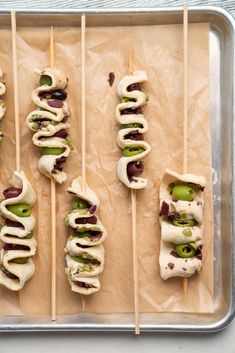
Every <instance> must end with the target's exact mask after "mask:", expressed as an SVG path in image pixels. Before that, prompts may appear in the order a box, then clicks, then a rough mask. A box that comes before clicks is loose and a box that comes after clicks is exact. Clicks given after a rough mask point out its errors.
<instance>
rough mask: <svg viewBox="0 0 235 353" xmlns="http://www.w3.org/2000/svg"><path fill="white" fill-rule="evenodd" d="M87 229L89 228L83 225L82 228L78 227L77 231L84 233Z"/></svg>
mask: <svg viewBox="0 0 235 353" xmlns="http://www.w3.org/2000/svg"><path fill="white" fill-rule="evenodd" d="M86 231H87V228H86V227H81V228H78V229H77V232H79V233H84V232H86Z"/></svg>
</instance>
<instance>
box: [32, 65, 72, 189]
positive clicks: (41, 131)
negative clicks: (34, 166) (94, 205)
mask: <svg viewBox="0 0 235 353" xmlns="http://www.w3.org/2000/svg"><path fill="white" fill-rule="evenodd" d="M35 72H36V73H37V74H38V75H39V76H43V75H45V76H49V77H50V78H51V85H48V84H44V85H42V86H40V87H38V88H36V89H35V90H34V91H33V93H32V100H33V102H34V103H35V104H36V105H37V106H38V107H39V109H37V110H34V111H32V112H31V113H30V114H29V115H28V116H27V119H26V123H27V126H28V127H29V129H30V130H32V131H33V132H34V133H35V134H34V135H33V143H34V144H35V145H36V146H38V147H42V148H43V147H48V148H62V149H63V152H62V153H60V154H59V155H53V154H45V155H42V156H41V157H40V158H39V160H38V168H39V170H40V172H41V173H42V174H44V175H45V176H46V177H48V178H51V177H52V178H53V179H54V180H55V181H56V182H57V183H60V184H61V183H63V182H64V181H65V180H66V179H67V175H66V173H65V172H64V171H63V170H62V168H61V165H62V163H64V162H65V161H66V159H67V157H68V156H69V154H70V151H71V148H70V146H69V144H68V141H67V140H66V138H64V137H60V136H55V134H57V135H58V133H59V132H61V131H64V130H67V129H68V128H69V127H70V125H69V124H68V123H67V118H68V116H69V110H68V103H67V102H66V101H64V100H58V99H44V98H42V97H46V94H47V92H48V95H50V94H51V93H50V92H52V91H57V92H58V91H59V90H63V89H65V88H66V86H67V77H66V76H65V75H64V74H63V72H62V71H60V70H58V69H51V68H46V69H44V70H38V69H37V70H35ZM62 136H63V135H62Z"/></svg>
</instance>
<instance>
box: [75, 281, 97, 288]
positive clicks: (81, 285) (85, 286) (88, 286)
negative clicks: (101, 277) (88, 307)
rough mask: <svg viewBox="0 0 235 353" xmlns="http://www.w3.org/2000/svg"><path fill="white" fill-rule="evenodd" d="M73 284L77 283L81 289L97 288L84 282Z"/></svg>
mask: <svg viewBox="0 0 235 353" xmlns="http://www.w3.org/2000/svg"><path fill="white" fill-rule="evenodd" d="M73 283H75V284H76V285H77V286H78V287H81V288H95V286H93V285H92V284H89V283H85V282H82V281H75V282H73Z"/></svg>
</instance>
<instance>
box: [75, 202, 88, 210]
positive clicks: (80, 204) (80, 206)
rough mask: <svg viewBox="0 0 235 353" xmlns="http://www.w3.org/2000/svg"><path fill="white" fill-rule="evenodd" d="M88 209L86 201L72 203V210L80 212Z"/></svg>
mask: <svg viewBox="0 0 235 353" xmlns="http://www.w3.org/2000/svg"><path fill="white" fill-rule="evenodd" d="M89 207H90V204H89V202H87V201H86V200H82V199H74V200H73V202H72V208H73V210H76V209H80V210H82V209H86V208H89Z"/></svg>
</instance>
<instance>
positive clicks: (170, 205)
mask: <svg viewBox="0 0 235 353" xmlns="http://www.w3.org/2000/svg"><path fill="white" fill-rule="evenodd" d="M205 185H206V182H205V178H204V177H200V176H196V175H193V174H181V175H180V174H178V173H175V172H173V171H171V170H169V169H167V170H166V172H165V174H164V176H163V178H162V181H161V185H160V210H161V211H160V226H161V246H160V257H159V263H160V272H161V277H162V278H163V279H164V280H166V279H168V278H170V277H175V276H179V277H190V276H192V275H193V274H194V273H196V272H200V271H201V268H202V236H203V206H204V201H203V190H204V188H205Z"/></svg>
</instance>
